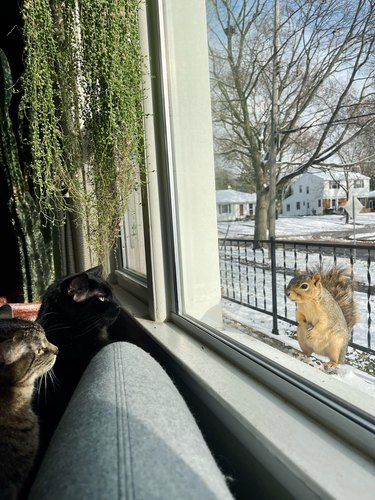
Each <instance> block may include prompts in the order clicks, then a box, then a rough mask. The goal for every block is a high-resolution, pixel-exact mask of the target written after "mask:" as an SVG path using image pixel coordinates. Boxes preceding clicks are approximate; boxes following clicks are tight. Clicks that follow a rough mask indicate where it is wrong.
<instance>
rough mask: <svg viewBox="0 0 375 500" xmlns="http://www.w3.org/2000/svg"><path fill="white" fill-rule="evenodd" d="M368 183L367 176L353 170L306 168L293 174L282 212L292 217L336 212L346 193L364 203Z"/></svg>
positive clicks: (364, 204) (339, 208)
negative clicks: (330, 171)
mask: <svg viewBox="0 0 375 500" xmlns="http://www.w3.org/2000/svg"><path fill="white" fill-rule="evenodd" d="M369 185H370V178H369V177H367V176H366V175H362V174H359V173H356V172H343V171H341V172H334V173H329V172H320V171H311V172H306V173H304V174H302V175H300V176H299V177H296V179H295V180H294V182H293V184H292V185H291V188H290V191H289V196H287V197H286V198H284V200H283V202H282V206H283V215H284V216H290V217H294V216H297V215H323V214H329V213H335V212H339V211H341V210H342V208H341V207H343V206H344V205H345V203H346V202H347V199H348V197H350V196H355V197H356V198H358V200H359V201H360V202H361V203H362V205H363V206H364V207H367V206H368V195H369ZM346 186H348V189H349V195H348V196H347V193H346Z"/></svg>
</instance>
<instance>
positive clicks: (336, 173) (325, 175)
mask: <svg viewBox="0 0 375 500" xmlns="http://www.w3.org/2000/svg"><path fill="white" fill-rule="evenodd" d="M306 174H310V175H315V176H317V177H320V178H321V179H324V180H328V181H333V180H337V181H340V180H342V179H346V175H347V176H348V179H350V180H353V179H369V178H370V177H368V176H367V175H363V174H360V173H358V172H344V171H343V170H341V171H340V170H332V171H331V172H322V171H319V170H315V171H313V172H312V171H307V172H306Z"/></svg>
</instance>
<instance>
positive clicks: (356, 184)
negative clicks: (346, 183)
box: [354, 179, 365, 188]
mask: <svg viewBox="0 0 375 500" xmlns="http://www.w3.org/2000/svg"><path fill="white" fill-rule="evenodd" d="M364 186H365V183H364V180H363V179H356V180H355V181H354V187H355V188H363V187H364Z"/></svg>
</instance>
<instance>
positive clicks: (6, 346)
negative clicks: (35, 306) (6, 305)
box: [0, 308, 58, 385]
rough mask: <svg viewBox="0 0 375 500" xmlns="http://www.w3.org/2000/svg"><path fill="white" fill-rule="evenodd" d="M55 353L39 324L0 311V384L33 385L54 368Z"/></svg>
mask: <svg viewBox="0 0 375 500" xmlns="http://www.w3.org/2000/svg"><path fill="white" fill-rule="evenodd" d="M0 309H2V308H0ZM1 316H3V317H1ZM57 352H58V349H57V347H56V346H54V345H53V344H51V343H50V342H48V340H47V338H46V336H45V333H44V330H43V328H42V327H41V326H40V325H39V324H38V323H34V322H33V321H28V320H24V319H21V318H11V317H10V318H4V314H1V312H0V384H2V383H6V384H8V385H14V384H26V385H29V384H32V383H34V381H35V380H36V379H37V378H39V377H41V376H42V375H44V373H46V372H47V371H48V370H50V369H51V368H52V367H53V365H54V363H55V361H56V355H57Z"/></svg>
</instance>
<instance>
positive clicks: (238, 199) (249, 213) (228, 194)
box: [216, 189, 257, 222]
mask: <svg viewBox="0 0 375 500" xmlns="http://www.w3.org/2000/svg"><path fill="white" fill-rule="evenodd" d="M256 197H257V195H256V194H255V193H244V192H242V191H235V190H233V189H218V190H217V191H216V208H217V220H218V221H219V222H224V221H232V220H241V219H246V218H249V217H254V216H255V206H256Z"/></svg>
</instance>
